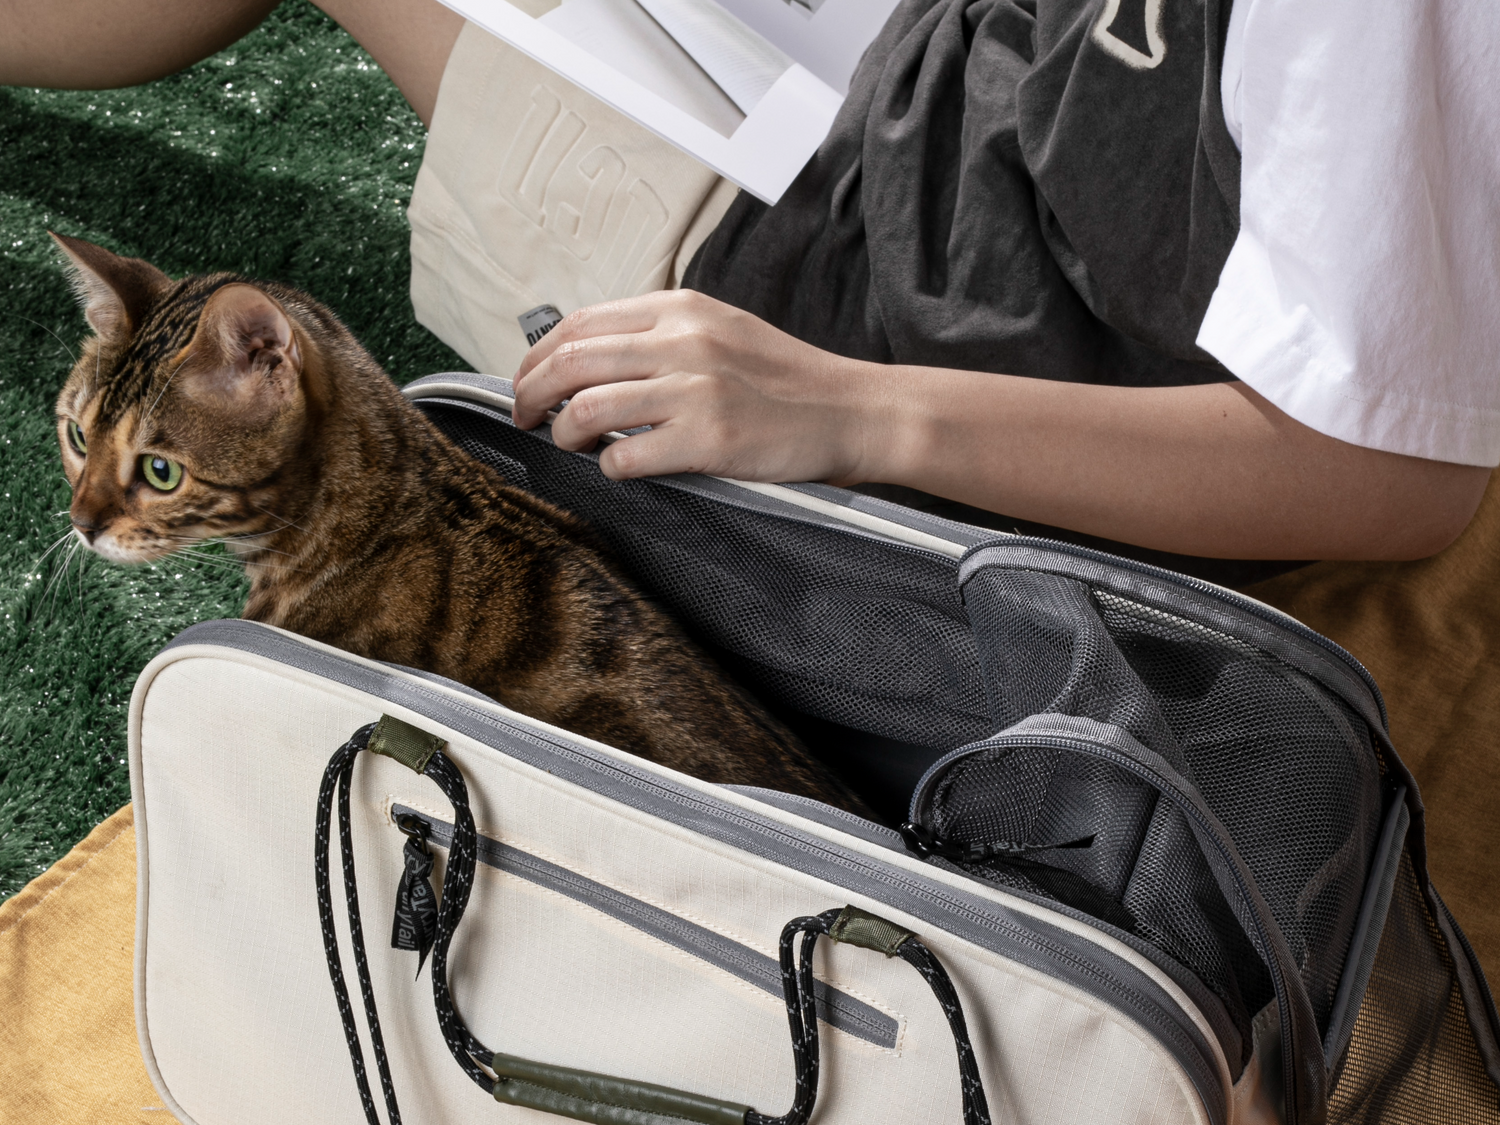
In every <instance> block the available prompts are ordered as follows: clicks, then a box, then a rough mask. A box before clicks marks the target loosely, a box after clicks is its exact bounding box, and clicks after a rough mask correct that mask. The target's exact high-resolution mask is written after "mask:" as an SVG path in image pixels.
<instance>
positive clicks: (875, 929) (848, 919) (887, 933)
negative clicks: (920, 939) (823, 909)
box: [828, 906, 917, 957]
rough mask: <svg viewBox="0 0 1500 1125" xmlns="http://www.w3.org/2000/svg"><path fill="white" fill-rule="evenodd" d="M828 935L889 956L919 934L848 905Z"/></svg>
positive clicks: (830, 928) (846, 943)
mask: <svg viewBox="0 0 1500 1125" xmlns="http://www.w3.org/2000/svg"><path fill="white" fill-rule="evenodd" d="M828 936H829V937H830V938H832V939H833V940H834V941H841V942H843V943H844V944H845V945H857V946H859V947H860V948H861V949H873V950H875V952H877V953H884V954H885V955H886V956H887V957H894V956H896V950H898V949H900V948H901V945H902V943H903V942H905V941H906V940H907V939H908V938H914V937H916V936H917V935H916V934H914V933H912V932H911V931H910V930H903V929H902V928H901V927H900V926H898V925H896V923H894V922H887V921H886V920H885V919H884V918H877V917H876V916H875V915H873V914H866V913H865V912H864V911H863V910H861V909H859V908H858V907H857V906H846V907H844V909H843V910H842V911H841V912H840V913H839V916H838V918H837V919H835V920H834V923H833V925H832V926H830V927H828Z"/></svg>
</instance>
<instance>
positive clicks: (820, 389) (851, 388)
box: [514, 290, 887, 483]
mask: <svg viewBox="0 0 1500 1125" xmlns="http://www.w3.org/2000/svg"><path fill="white" fill-rule="evenodd" d="M886 370H887V369H883V368H881V367H880V366H879V365H876V364H865V363H858V362H856V361H853V360H848V359H844V358H842V357H839V356H836V355H833V354H831V353H829V352H825V351H822V350H820V349H818V348H815V347H813V346H811V345H810V344H805V343H803V342H802V341H800V340H797V339H796V338H794V337H792V336H788V335H787V334H786V333H785V332H782V331H780V330H778V329H776V328H773V327H772V326H771V325H769V324H767V323H766V322H765V321H763V320H760V319H759V318H757V317H755V316H752V315H750V314H749V313H746V312H742V311H741V310H739V309H736V308H734V307H733V306H731V305H726V304H723V303H721V302H719V301H716V300H714V299H713V298H711V297H705V296H703V295H702V294H701V293H695V292H693V291H691V290H677V291H669V292H661V293H651V294H648V295H646V296H642V297H632V298H629V299H626V300H622V301H610V302H608V303H606V304H601V305H593V306H591V307H589V308H585V309H580V310H579V311H577V312H575V313H572V314H570V315H569V316H567V317H566V318H565V319H564V320H563V321H562V323H560V324H559V325H558V326H557V327H556V328H554V329H553V330H552V331H551V332H549V333H548V334H547V335H546V336H544V337H543V338H542V339H541V340H539V341H538V342H537V343H536V345H535V346H534V347H533V348H532V349H531V351H530V352H528V353H527V355H526V359H525V360H524V361H523V362H522V364H521V369H520V371H519V372H518V373H517V374H516V378H515V388H516V389H515V395H516V406H515V415H514V417H515V421H516V425H518V426H520V427H521V428H522V429H530V428H532V427H534V426H536V425H538V424H540V423H541V422H542V421H543V420H544V419H545V418H546V415H547V412H548V411H549V410H553V409H555V408H556V407H557V406H558V405H559V404H560V403H562V402H563V400H564V399H567V400H569V401H568V402H567V405H566V406H564V407H563V409H562V410H561V412H560V413H559V414H558V415H557V417H556V419H555V420H554V421H553V423H552V438H553V440H554V441H555V442H556V443H557V445H558V446H559V447H561V448H563V449H569V450H587V449H592V448H593V447H594V445H595V443H596V442H597V441H598V439H599V438H600V436H601V435H603V434H607V433H609V432H610V431H612V430H630V429H634V428H636V427H637V426H650V427H651V429H650V430H646V431H644V432H642V433H639V434H633V435H631V436H629V437H627V438H624V439H623V440H620V441H616V442H614V443H612V444H610V445H608V446H606V447H605V448H604V450H603V451H602V452H601V453H600V457H599V463H600V467H601V468H602V469H603V471H604V473H605V475H607V476H609V477H612V478H614V479H616V480H619V479H623V478H626V477H638V476H656V475H661V474H666V473H683V472H693V473H707V474H710V475H713V476H722V477H733V478H736V479H739V480H757V481H804V480H816V481H832V482H835V483H846V482H847V483H853V482H855V481H858V480H862V479H865V477H864V475H863V473H864V469H865V445H866V443H865V440H864V438H865V434H866V432H867V430H868V429H869V428H870V424H869V422H868V419H869V417H870V412H871V408H872V407H873V406H874V405H875V403H876V401H877V400H878V399H879V397H880V395H881V394H882V388H884V387H885V385H886V380H885V379H884V378H883V373H884V372H885V371H886ZM872 444H873V443H872Z"/></svg>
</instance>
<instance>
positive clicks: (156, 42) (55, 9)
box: [0, 0, 464, 124]
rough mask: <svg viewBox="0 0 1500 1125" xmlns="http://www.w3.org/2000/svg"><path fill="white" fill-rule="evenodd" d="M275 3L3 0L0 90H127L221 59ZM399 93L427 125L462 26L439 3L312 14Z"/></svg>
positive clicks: (366, 5)
mask: <svg viewBox="0 0 1500 1125" xmlns="http://www.w3.org/2000/svg"><path fill="white" fill-rule="evenodd" d="M279 2H280V0H213V2H212V3H205V2H204V0H116V2H114V3H109V4H101V3H99V2H98V0H0V28H4V33H3V34H0V86H51V87H60V88H65V89H74V90H92V89H104V88H108V87H114V86H133V85H136V84H137V83H141V82H150V81H152V80H154V79H157V78H163V77H165V76H166V75H168V74H173V73H175V72H176V71H179V70H181V69H182V68H183V67H185V66H190V65H192V64H193V63H195V62H197V61H198V60H199V59H203V58H207V57H208V56H209V55H211V54H213V53H214V52H216V51H220V50H223V49H224V48H225V47H227V46H229V45H230V44H231V43H233V42H234V41H235V40H236V39H238V38H240V36H242V35H244V34H246V33H247V32H249V31H250V30H251V29H253V28H254V27H255V26H256V25H257V24H259V23H260V21H261V20H263V19H265V18H266V16H267V14H269V13H270V11H271V9H273V8H274V7H276V5H277V4H278V3H279ZM318 6H319V7H321V8H322V9H323V10H324V11H325V12H327V13H328V14H329V15H330V16H332V17H333V18H334V19H335V20H337V21H338V22H339V23H340V24H341V25H343V27H344V29H345V30H346V31H348V32H349V34H351V35H353V36H354V38H355V39H356V40H358V42H359V44H360V45H361V46H362V47H364V48H365V50H367V51H369V52H370V54H371V55H372V56H374V59H375V61H376V62H377V63H379V64H380V66H381V67H382V68H384V70H385V71H386V73H388V74H389V75H390V76H391V78H392V79H393V80H394V81H395V83H396V85H397V86H398V87H400V89H401V93H402V94H403V95H405V97H406V100H407V101H408V102H410V103H411V107H412V109H414V110H416V112H417V116H418V117H420V118H421V119H422V122H423V124H430V123H431V121H432V108H433V105H434V104H435V103H436V102H437V92H438V84H439V83H440V82H441V81H442V77H443V67H444V66H445V65H446V64H447V61H448V53H449V52H450V51H451V50H452V48H453V42H454V40H455V39H457V38H458V32H459V29H460V28H462V27H463V22H464V21H463V17H462V16H459V15H457V14H455V13H454V12H453V11H451V10H450V9H448V8H445V7H443V6H442V5H441V4H439V3H438V2H437V0H322V2H321V3H319V5H318Z"/></svg>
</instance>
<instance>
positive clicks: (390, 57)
mask: <svg viewBox="0 0 1500 1125" xmlns="http://www.w3.org/2000/svg"><path fill="white" fill-rule="evenodd" d="M3 2H4V0H0V3H3ZM313 3H315V4H317V5H318V7H320V8H322V9H323V11H325V12H327V13H328V14H329V15H330V16H332V17H333V18H334V19H335V20H337V21H338V22H339V24H340V26H342V27H343V29H344V30H345V31H347V32H348V33H349V34H350V35H352V36H354V38H355V39H356V40H357V41H358V43H359V45H360V46H361V47H363V48H364V49H365V50H367V51H369V52H370V56H371V57H372V58H373V59H374V60H375V61H376V62H377V63H379V64H380V68H381V69H382V70H384V71H385V72H386V73H387V74H389V75H390V76H391V80H392V81H393V82H395V83H396V85H397V87H398V88H399V89H400V90H401V93H402V96H404V97H405V98H406V100H407V102H408V103H410V105H411V107H412V109H414V110H415V111H416V114H417V116H418V117H420V118H421V119H422V124H423V125H431V124H432V110H433V107H434V106H435V105H436V104H437V96H438V86H439V84H441V82H442V80H443V68H444V67H446V66H447V65H448V55H449V54H450V53H452V51H453V43H454V41H455V40H457V39H458V33H459V32H460V31H461V30H463V26H464V18H463V16H461V15H459V14H458V13H457V12H455V11H453V10H452V9H451V8H445V7H443V5H441V4H439V3H438V2H437V0H313Z"/></svg>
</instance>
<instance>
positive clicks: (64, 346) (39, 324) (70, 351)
mask: <svg viewBox="0 0 1500 1125" xmlns="http://www.w3.org/2000/svg"><path fill="white" fill-rule="evenodd" d="M10 315H11V316H14V317H19V318H20V319H21V320H25V321H28V322H30V323H31V324H35V325H36V326H37V327H38V328H40V329H41V330H42V331H43V332H45V333H47V335H49V336H51V337H52V338H53V339H54V340H56V341H57V342H58V344H60V345H61V346H62V350H63V351H65V352H67V353H68V358H69V359H71V360H72V361H73V365H74V366H75V367H76V366H77V365H78V356H77V355H75V354H74V353H73V349H72V348H70V347H68V345H67V342H66V341H65V340H63V338H62V337H61V336H59V335H58V334H57V333H56V332H54V331H52V329H50V328H48V327H47V326H46V325H45V324H43V323H42V322H41V321H40V320H32V319H31V317H29V316H26V315H24V314H23V313H18V312H12V313H11V314H10Z"/></svg>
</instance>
